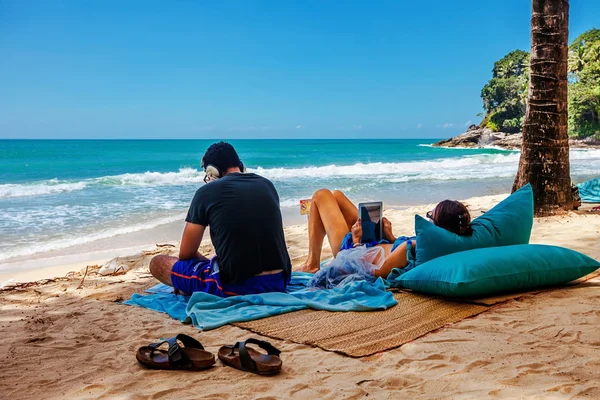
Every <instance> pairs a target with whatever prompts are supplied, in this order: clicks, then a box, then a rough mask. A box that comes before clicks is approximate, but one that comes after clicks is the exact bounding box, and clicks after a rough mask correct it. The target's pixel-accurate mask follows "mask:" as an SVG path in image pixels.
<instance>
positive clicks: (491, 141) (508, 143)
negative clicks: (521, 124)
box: [433, 125, 522, 150]
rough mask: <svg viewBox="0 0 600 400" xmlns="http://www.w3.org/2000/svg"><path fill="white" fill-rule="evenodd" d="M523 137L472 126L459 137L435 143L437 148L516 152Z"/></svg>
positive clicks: (517, 134) (518, 134)
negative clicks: (492, 149) (488, 149)
mask: <svg viewBox="0 0 600 400" xmlns="http://www.w3.org/2000/svg"><path fill="white" fill-rule="evenodd" d="M521 140H522V135H521V134H520V133H516V134H508V133H504V132H493V131H492V130H491V129H488V128H479V127H477V126H475V125H471V126H470V127H469V129H468V130H467V131H466V132H465V133H463V134H461V135H458V136H455V137H453V138H450V139H446V140H442V141H439V142H437V143H434V144H433V146H435V147H466V148H481V147H490V146H494V147H501V148H504V149H509V150H515V149H520V148H521Z"/></svg>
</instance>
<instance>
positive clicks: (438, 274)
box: [388, 244, 600, 297]
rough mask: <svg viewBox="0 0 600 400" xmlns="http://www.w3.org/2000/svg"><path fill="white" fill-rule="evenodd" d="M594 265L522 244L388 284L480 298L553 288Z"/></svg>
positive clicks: (473, 253)
mask: <svg viewBox="0 0 600 400" xmlns="http://www.w3.org/2000/svg"><path fill="white" fill-rule="evenodd" d="M598 268H600V263H599V262H598V261H596V260H594V259H593V258H590V257H588V256H586V255H585V254H581V253H578V252H576V251H574V250H570V249H566V248H563V247H557V246H546V245H539V244H525V245H516V246H504V247H488V248H484V249H476V250H468V251H462V252H460V253H453V254H450V255H447V256H443V257H439V258H436V259H435V260H431V261H429V262H426V263H424V264H422V265H420V266H418V267H415V268H413V269H412V270H410V271H408V272H406V273H404V274H402V275H399V276H398V275H397V273H395V272H394V271H392V274H390V277H389V278H388V279H389V280H390V281H391V284H392V286H397V287H404V288H408V289H412V290H414V291H415V292H421V293H427V294H433V295H439V296H448V297H485V296H491V295H495V294H499V293H505V292H511V291H522V290H530V289H536V288H540V287H544V286H551V285H558V284H561V283H566V282H570V281H573V280H575V279H578V278H580V277H582V276H585V275H587V274H589V273H591V272H594V271H595V270H597V269H598Z"/></svg>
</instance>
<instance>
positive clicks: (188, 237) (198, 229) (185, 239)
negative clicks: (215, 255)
mask: <svg viewBox="0 0 600 400" xmlns="http://www.w3.org/2000/svg"><path fill="white" fill-rule="evenodd" d="M205 229H206V227H205V226H204V225H197V224H192V223H190V222H186V223H185V228H183V235H182V236H181V246H179V259H180V260H191V259H193V258H200V259H202V258H205V257H202V256H200V257H198V256H199V255H200V253H198V248H199V247H200V243H201V242H202V237H203V236H204V230H205Z"/></svg>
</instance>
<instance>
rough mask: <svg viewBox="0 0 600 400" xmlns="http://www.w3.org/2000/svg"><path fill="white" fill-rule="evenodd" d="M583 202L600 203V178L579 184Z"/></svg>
mask: <svg viewBox="0 0 600 400" xmlns="http://www.w3.org/2000/svg"><path fill="white" fill-rule="evenodd" d="M577 187H578V188H579V196H580V197H581V201H582V202H583V203H600V178H596V179H592V180H589V181H586V182H583V183H580V184H579V185H577Z"/></svg>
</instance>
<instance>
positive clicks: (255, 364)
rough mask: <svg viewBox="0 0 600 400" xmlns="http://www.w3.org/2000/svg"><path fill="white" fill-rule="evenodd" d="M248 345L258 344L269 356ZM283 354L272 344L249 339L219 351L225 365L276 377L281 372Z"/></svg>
mask: <svg viewBox="0 0 600 400" xmlns="http://www.w3.org/2000/svg"><path fill="white" fill-rule="evenodd" d="M247 344H256V345H258V347H260V348H261V349H263V350H266V351H267V354H263V353H260V352H258V351H256V350H254V349H253V348H251V347H247V346H246V345H247ZM279 354H281V352H280V351H279V350H278V349H276V348H275V347H274V346H273V345H271V343H269V342H265V341H264V340H258V339H248V340H246V341H245V342H237V343H236V344H234V345H233V346H223V347H221V348H220V349H219V360H221V361H222V362H223V364H225V365H228V366H230V367H232V368H236V369H239V370H242V371H248V372H253V373H255V374H259V375H275V374H277V373H278V372H279V371H281V364H282V363H281V358H279Z"/></svg>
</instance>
